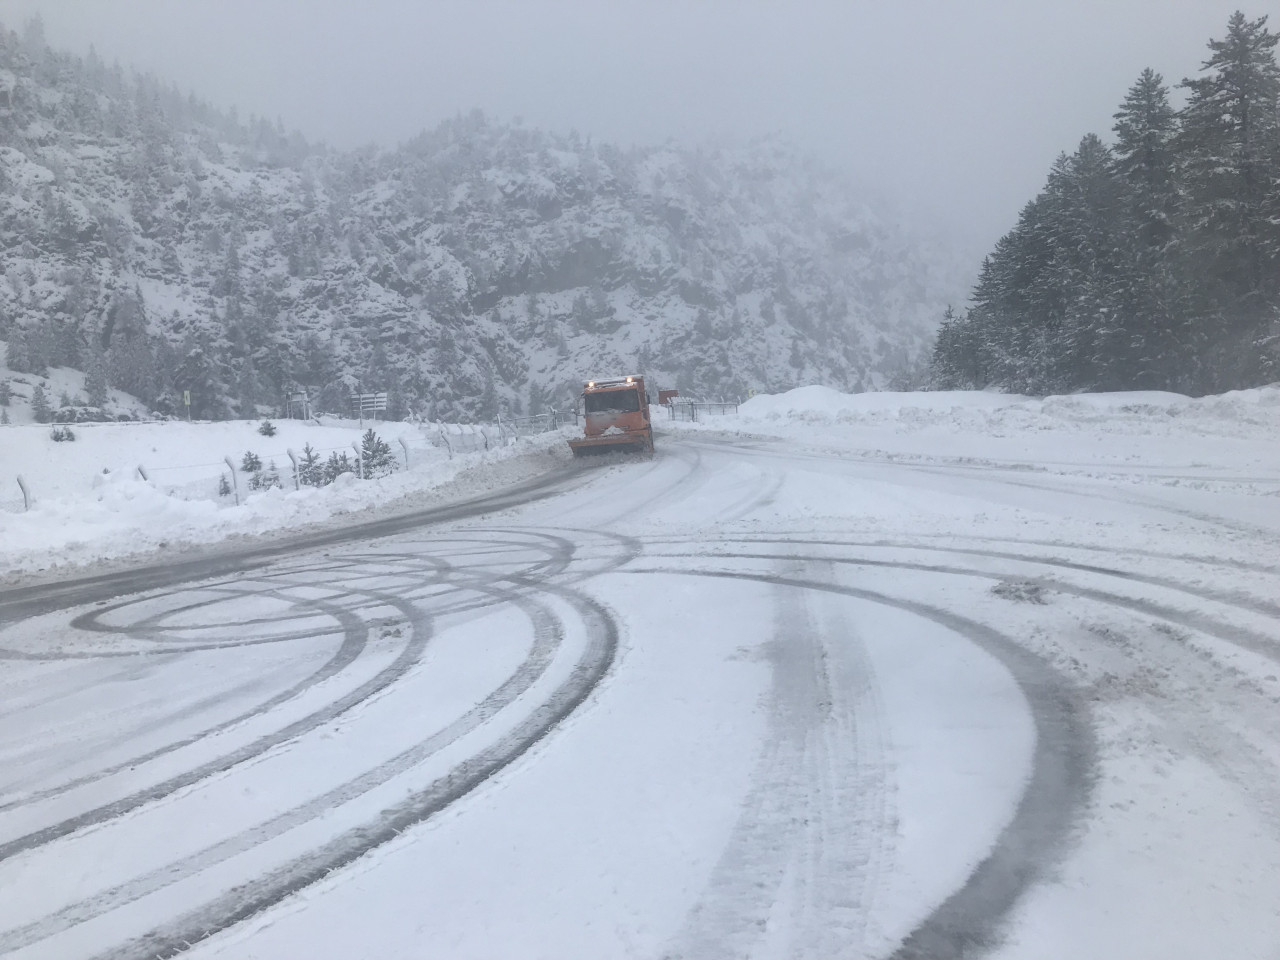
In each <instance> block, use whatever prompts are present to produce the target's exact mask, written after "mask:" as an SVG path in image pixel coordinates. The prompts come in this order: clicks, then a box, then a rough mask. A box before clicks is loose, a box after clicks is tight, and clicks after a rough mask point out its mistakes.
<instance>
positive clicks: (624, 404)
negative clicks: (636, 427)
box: [583, 390, 640, 413]
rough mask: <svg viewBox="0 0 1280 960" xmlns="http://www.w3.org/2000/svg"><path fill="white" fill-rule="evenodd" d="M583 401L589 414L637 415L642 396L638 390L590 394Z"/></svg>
mask: <svg viewBox="0 0 1280 960" xmlns="http://www.w3.org/2000/svg"><path fill="white" fill-rule="evenodd" d="M583 401H584V409H585V410H586V411H587V413H636V412H638V411H639V410H640V394H639V391H637V390H610V391H608V392H607V393H588V394H586V396H584V397H583Z"/></svg>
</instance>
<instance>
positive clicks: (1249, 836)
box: [0, 433, 1280, 960]
mask: <svg viewBox="0 0 1280 960" xmlns="http://www.w3.org/2000/svg"><path fill="white" fill-rule="evenodd" d="M662 440H663V442H662V443H661V447H660V450H659V453H658V456H656V457H655V458H654V459H653V460H651V461H640V462H625V463H606V464H602V465H599V464H591V465H587V466H579V465H573V464H570V465H566V466H565V467H564V468H563V469H562V470H561V471H560V472H558V473H555V474H554V475H549V476H545V477H542V478H539V479H537V480H535V481H531V482H529V483H527V484H524V485H522V486H520V487H517V488H512V489H510V490H506V491H503V492H501V493H499V494H497V495H494V496H490V497H487V498H484V499H480V500H476V501H472V502H469V503H465V504H458V505H454V506H451V507H447V508H441V509H437V510H432V511H424V512H421V513H418V514H413V515H405V516H400V517H395V518H390V519H386V520H381V521H378V522H376V523H372V524H367V525H365V526H362V527H358V528H351V529H348V530H344V531H339V532H329V533H325V534H323V535H316V536H313V537H311V538H310V539H307V540H300V541H294V542H292V543H289V544H274V545H270V546H265V547H258V548H255V549H252V550H244V551H240V552H224V553H221V554H218V555H216V556H211V557H209V558H207V559H202V560H196V561H190V562H187V563H185V564H179V565H171V566H168V567H164V568H152V569H146V570H139V571H134V572H130V573H122V574H115V575H111V576H105V577H98V578H94V579H87V580H83V581H78V582H66V583H61V584H56V585H48V586H34V587H27V588H23V589H18V590H10V591H7V592H4V593H0V658H2V659H3V670H2V673H0V891H3V896H0V956H4V957H14V958H31V960H34V958H78V957H95V958H97V957H101V958H107V957H110V958H150V957H170V956H177V955H180V954H181V955H184V956H192V957H195V956H199V957H215V956H216V957H237V958H239V957H251V956H259V957H285V956H298V957H304V956H305V957H308V958H319V957H335V958H337V957H343V958H346V957H354V956H376V957H380V958H393V957H428V956H430V957H450V958H451V957H492V956H512V957H515V956H520V957H523V956H529V957H535V956H538V957H540V956H547V957H551V956H554V957H600V956H636V957H665V958H673V960H674V958H704V957H705V958H711V957H717V958H718V957H766V956H767V957H814V958H817V957H822V958H838V957H894V958H946V957H970V956H999V957H1036V958H1046V957H1055V956H1061V957H1071V956H1083V955H1088V956H1094V957H1106V956H1113V957H1125V958H1134V957H1142V956H1152V957H1155V956H1159V957H1161V958H1162V960H1167V958H1168V957H1172V956H1187V957H1192V956H1205V955H1210V954H1213V955H1220V956H1228V955H1229V956H1233V957H1250V956H1258V957H1275V956H1277V955H1280V954H1278V953H1277V948H1276V945H1277V944H1280V908H1277V906H1276V904H1278V903H1280V866H1278V865H1280V831H1277V828H1276V827H1275V824H1276V823H1280V787H1277V784H1280V776H1277V773H1280V769H1278V768H1280V710H1277V709H1276V704H1277V703H1280V681H1278V680H1277V679H1276V674H1277V672H1280V603H1278V602H1277V599H1276V598H1277V597H1278V596H1280V591H1277V590H1276V589H1275V587H1276V586H1277V584H1280V556H1278V555H1277V551H1276V550H1275V548H1274V547H1273V546H1272V545H1273V544H1274V543H1275V542H1276V541H1277V534H1280V529H1277V528H1280V511H1276V510H1273V509H1268V508H1269V507H1271V506H1274V503H1275V498H1274V496H1273V495H1272V494H1274V492H1275V490H1276V487H1277V483H1276V481H1277V478H1275V477H1240V476H1236V475H1234V473H1233V472H1232V471H1230V470H1228V469H1225V468H1224V470H1223V471H1222V475H1221V476H1214V475H1213V472H1212V471H1207V472H1206V471H1205V470H1203V469H1199V468H1197V471H1196V473H1195V477H1194V479H1195V481H1196V485H1193V486H1184V485H1183V484H1182V483H1181V479H1183V478H1185V476H1186V473H1185V471H1184V472H1183V473H1178V471H1177V470H1176V469H1174V468H1169V469H1166V468H1164V467H1161V468H1155V467H1153V466H1152V465H1150V464H1136V465H1134V467H1133V468H1132V470H1131V471H1129V472H1127V473H1116V472H1115V471H1114V470H1112V471H1110V472H1109V473H1108V474H1107V475H1105V476H1099V475H1098V471H1097V470H1095V469H1094V468H1093V467H1092V466H1091V465H1090V464H1087V463H1083V462H1078V463H1074V464H1073V463H1071V462H1064V463H1061V464H1056V465H1054V466H1053V468H1052V469H1037V470H1029V469H1027V465H1026V464H1021V463H1014V462H997V461H984V462H961V461H948V460H946V459H943V458H939V457H930V456H921V457H918V458H914V459H912V460H910V461H904V460H902V459H901V458H887V457H873V456H868V455H861V454H858V453H856V452H855V451H850V450H840V449H838V448H837V449H825V450H824V449H813V448H800V447H798V446H796V445H795V444H794V443H791V444H788V443H784V442H781V441H772V440H766V439H755V440H743V439H729V438H720V437H717V436H715V435H714V434H704V433H695V434H691V435H680V436H670V437H665V438H662ZM1175 467H1176V465H1175ZM1213 483H1218V484H1220V485H1223V484H1230V485H1234V486H1232V487H1231V489H1232V490H1238V489H1242V488H1247V492H1245V493H1239V492H1237V493H1224V492H1223V491H1222V490H1221V489H1208V487H1209V486H1210V485H1212V484H1213ZM1268 498H1269V500H1268ZM1205 949H1208V950H1209V951H1210V953H1205V952H1203V951H1204V950H1205Z"/></svg>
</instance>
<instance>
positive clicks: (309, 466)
mask: <svg viewBox="0 0 1280 960" xmlns="http://www.w3.org/2000/svg"><path fill="white" fill-rule="evenodd" d="M298 482H299V483H302V484H304V485H306V486H309V487H319V486H321V485H323V484H324V482H325V479H324V465H323V464H322V463H321V462H320V454H318V453H316V451H315V448H314V447H312V446H311V444H310V443H308V444H306V445H305V446H304V447H303V448H302V457H301V458H300V459H299V460H298Z"/></svg>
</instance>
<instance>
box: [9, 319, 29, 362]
mask: <svg viewBox="0 0 1280 960" xmlns="http://www.w3.org/2000/svg"><path fill="white" fill-rule="evenodd" d="M4 364H5V366H6V367H8V368H9V369H10V370H12V371H14V372H15V373H31V372H32V370H31V354H30V353H29V352H28V350H27V333H26V331H25V330H23V329H22V328H21V327H19V326H16V325H15V326H14V328H13V330H12V332H10V334H9V343H8V345H7V346H6V347H5V351H4Z"/></svg>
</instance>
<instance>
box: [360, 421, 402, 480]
mask: <svg viewBox="0 0 1280 960" xmlns="http://www.w3.org/2000/svg"><path fill="white" fill-rule="evenodd" d="M360 462H361V463H362V464H363V465H364V478H365V479H366V480H368V479H371V478H373V477H383V476H386V475H387V474H388V473H391V472H392V471H393V470H395V468H396V457H395V454H394V453H392V452H391V446H390V445H389V444H388V443H387V442H386V441H385V440H383V439H382V438H381V437H379V436H378V435H377V434H376V433H374V432H373V428H372V427H370V428H369V429H368V430H366V431H365V432H364V436H362V437H361V438H360Z"/></svg>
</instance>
